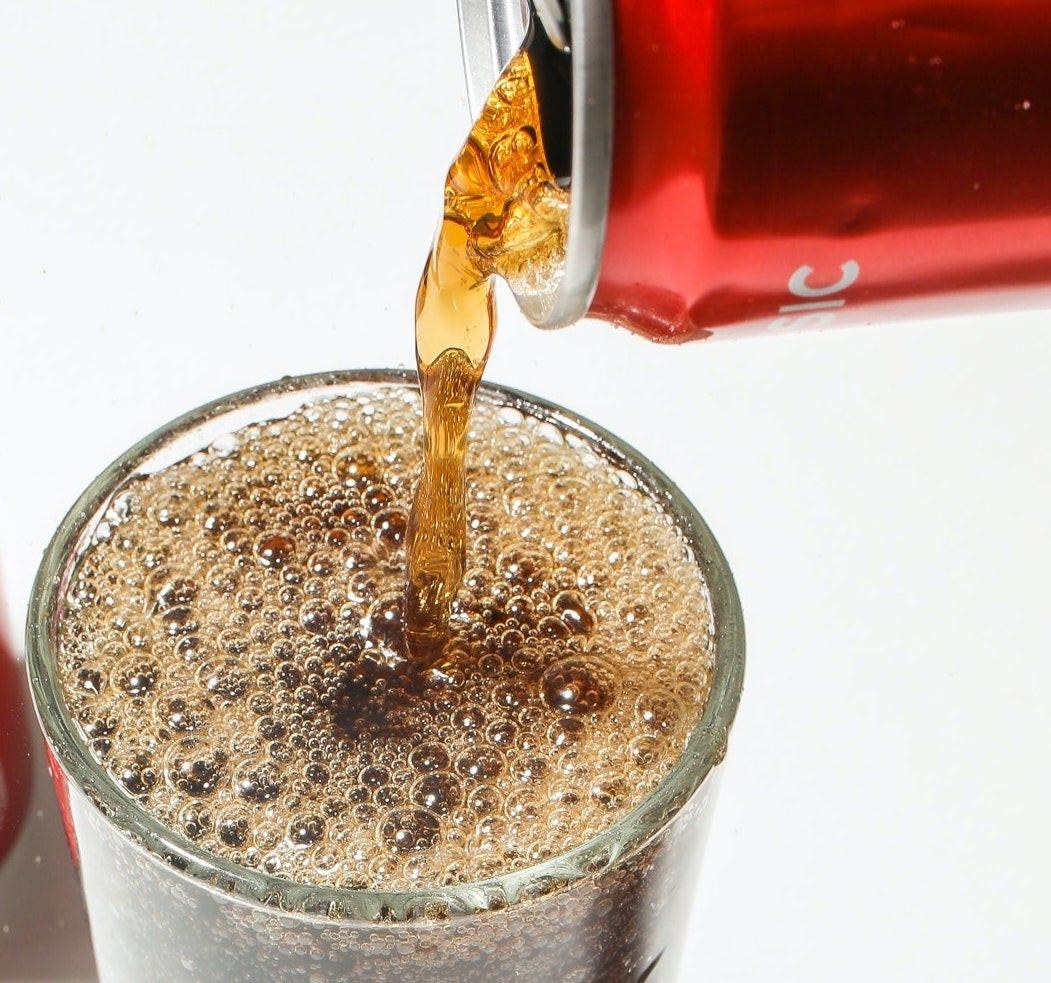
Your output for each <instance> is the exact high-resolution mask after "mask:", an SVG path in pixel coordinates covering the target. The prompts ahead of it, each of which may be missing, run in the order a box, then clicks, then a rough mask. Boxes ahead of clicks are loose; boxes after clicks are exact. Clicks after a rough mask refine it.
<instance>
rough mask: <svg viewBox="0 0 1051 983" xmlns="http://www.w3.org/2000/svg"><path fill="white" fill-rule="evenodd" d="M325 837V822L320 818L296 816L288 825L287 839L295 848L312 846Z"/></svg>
mask: <svg viewBox="0 0 1051 983" xmlns="http://www.w3.org/2000/svg"><path fill="white" fill-rule="evenodd" d="M324 835H325V820H324V819H322V818H321V817H320V816H313V815H308V816H296V817H295V819H293V820H292V822H290V823H289V824H288V839H289V842H291V843H293V844H294V845H295V846H313V845H314V844H315V843H317V842H319V841H320V840H321V838H322V837H323V836H324Z"/></svg>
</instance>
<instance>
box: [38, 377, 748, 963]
mask: <svg viewBox="0 0 1051 983" xmlns="http://www.w3.org/2000/svg"><path fill="white" fill-rule="evenodd" d="M412 385H413V377H412V376H411V375H409V374H407V373H404V372H390V371H359V372H344V373H334V374H327V375H318V376H311V377H304V378H297V379H285V380H281V381H280V382H276V383H273V384H270V385H266V386H262V387H259V388H256V389H251V390H247V391H245V392H242V393H238V394H236V395H234V396H230V397H228V398H225V399H221V400H218V401H216V402H213V403H210V404H208V405H206V406H204V407H202V408H200V409H198V410H195V411H193V412H191V413H189V414H187V415H185V416H183V417H181V418H179V419H178V420H175V421H174V422H172V423H171V424H169V425H167V426H165V427H163V428H162V429H161V430H159V431H157V432H156V433H154V434H153V435H151V436H149V437H147V438H146V439H145V440H143V441H142V442H140V443H139V444H137V445H136V446H135V447H133V448H131V450H129V451H128V452H127V453H126V454H125V455H124V456H123V457H121V458H120V459H119V460H117V461H116V462H114V463H113V464H112V465H110V467H109V468H107V469H106V470H105V471H104V472H103V473H102V474H101V475H100V476H99V477H98V478H97V479H96V480H95V481H94V482H93V483H92V484H91V486H90V487H89V488H88V489H87V490H86V491H85V492H84V494H83V495H82V496H81V498H80V499H79V501H78V502H77V503H76V505H75V506H74V507H73V509H72V510H71V511H70V513H69V515H68V516H67V517H66V518H65V519H64V520H63V522H62V524H61V526H60V527H59V529H58V532H57V533H56V535H55V537H54V539H53V541H52V542H51V544H50V546H49V547H48V549H47V551H46V553H45V555H44V559H43V563H42V566H41V569H40V573H39V576H38V579H37V582H36V585H35V588H34V592H33V598H32V602H31V608H30V612H29V621H28V661H29V671H30V677H31V683H32V690H33V697H34V701H35V704H36V708H37V713H38V716H39V718H40V723H41V726H42V728H43V731H44V734H45V737H46V740H47V743H48V746H49V751H50V757H51V760H52V770H53V775H54V779H55V783H56V789H57V791H58V795H59V798H60V801H61V803H62V805H63V812H64V815H65V817H66V821H67V833H68V835H69V839H70V845H71V848H72V850H73V852H74V857H75V859H76V860H77V862H78V864H79V868H80V874H81V879H82V885H83V890H84V894H85V898H86V901H87V906H88V911H89V917H90V921H91V932H92V938H93V942H94V947H95V953H96V957H97V961H98V969H99V976H100V979H101V980H102V981H103V983H118V981H120V983H132V981H134V983H151V981H157V983H196V981H210V983H223V981H230V983H233V981H239V983H246V981H259V983H263V981H266V983H274V981H277V980H303V981H309V983H329V981H331V983H336V981H347V980H360V981H386V980H391V981H394V980H397V981H399V983H424V981H427V983H431V981H434V980H442V981H445V983H455V981H464V983H466V981H469V980H490V981H491V980H499V979H515V980H519V981H529V980H536V981H544V983H551V981H554V980H572V981H578V983H584V981H594V983H600V981H601V983H615V981H632V983H637V981H642V980H647V981H649V983H656V981H659V980H664V981H671V980H673V979H675V978H676V975H677V970H678V962H679V954H680V949H681V946H682V942H683V938H684V933H685V927H686V925H687V923H688V918H689V910H690V903H691V898H692V896H693V892H694V886H695V880H696V875H697V871H698V867H699V864H700V858H701V853H702V849H703V846H704V842H705V839H706V834H707V829H708V825H709V821H710V819H711V815H712V805H713V798H714V793H715V791H716V786H717V782H718V777H719V773H720V770H721V769H720V768H719V767H718V766H719V765H720V763H721V762H722V760H723V757H724V755H725V752H726V742H727V735H728V732H729V728H730V726H731V723H732V721H733V717H734V713H735V711H736V708H737V704H738V700H739V697H740V692H741V683H742V675H743V669H744V634H743V627H742V620H741V610H740V604H739V601H738V597H737V592H736V589H735V587H734V583H733V580H732V578H731V575H730V571H729V569H728V567H727V564H726V560H725V558H724V557H723V555H722V553H721V551H720V549H719V547H718V545H717V544H716V542H715V540H714V539H713V537H712V535H711V533H710V532H709V530H708V528H707V526H705V524H704V522H703V521H702V520H701V517H700V516H699V515H698V513H697V511H696V510H695V509H694V507H693V506H692V505H691V504H690V503H689V502H688V501H687V500H686V499H685V498H684V496H683V495H682V493H681V492H680V491H679V490H678V489H677V488H676V487H675V486H674V485H673V484H672V483H671V482H670V481H669V480H668V478H667V477H665V476H664V475H663V474H662V473H661V472H660V471H658V470H657V469H656V468H655V467H654V466H653V465H652V464H650V463H649V462H648V461H646V460H645V459H644V458H643V457H642V456H641V455H639V454H638V453H637V452H635V451H634V450H632V449H631V448H629V447H627V446H626V445H625V444H624V443H622V442H621V441H619V440H618V439H617V438H615V437H613V436H612V435H610V434H608V433H606V432H605V431H604V430H602V429H601V428H600V427H597V426H595V425H594V424H592V423H589V422H587V421H585V420H582V419H581V418H579V417H577V416H575V415H574V414H572V413H570V412H567V411H566V410H563V409H561V408H559V407H556V406H553V405H551V404H549V403H546V402H544V401H543V400H539V399H536V398H534V397H531V396H526V395H523V394H521V393H518V392H515V391H513V390H509V389H502V388H499V387H495V386H488V385H487V386H483V387H482V389H481V391H480V395H479V399H480V400H483V401H487V402H489V403H490V404H496V405H499V406H509V407H513V408H514V409H515V410H517V411H519V412H520V413H522V414H525V415H526V416H532V417H534V418H536V419H538V420H541V421H544V422H545V423H546V424H550V425H551V426H553V427H554V428H557V430H558V431H559V432H560V433H561V434H562V436H563V437H564V438H565V439H567V440H579V441H581V442H583V444H584V445H586V446H587V447H589V448H590V449H591V450H592V451H593V452H594V453H595V454H597V455H601V456H603V457H605V458H606V459H607V460H609V461H611V462H613V463H614V464H615V466H616V467H617V468H619V469H621V470H622V471H623V472H625V473H626V474H627V475H628V476H630V479H632V480H634V481H635V482H637V483H638V485H639V486H640V487H642V488H643V489H645V490H647V491H648V492H649V493H650V494H651V495H652V497H653V498H654V499H655V500H656V501H657V502H659V503H660V505H661V506H662V507H663V508H664V510H665V511H666V512H667V513H668V514H669V515H671V516H672V517H673V519H674V521H675V522H676V523H677V524H678V525H679V527H680V530H681V533H682V535H683V537H684V540H685V542H686V544H687V545H688V546H689V547H690V549H691V550H692V552H693V554H694V556H695V558H696V563H697V564H698V566H699V568H700V570H701V571H702V573H703V576H704V578H705V580H706V582H707V586H708V589H709V592H710V599H711V606H712V611H713V616H714V636H713V651H714V653H715V668H714V674H713V679H712V687H711V693H710V696H709V698H708V700H707V703H706V704H705V706H704V709H703V712H702V715H701V717H700V719H699V720H698V721H697V723H696V725H695V727H694V728H693V731H692V736H691V737H690V739H689V743H688V746H687V748H686V750H685V752H684V753H683V754H682V756H681V758H679V760H678V761H677V763H676V764H675V765H674V766H673V767H672V769H671V771H670V772H669V773H668V774H667V775H666V776H665V777H664V778H663V779H662V781H661V783H660V784H659V786H658V787H657V788H656V791H655V792H653V793H652V794H651V795H650V796H649V797H648V798H646V799H645V800H644V801H643V802H642V803H641V804H640V805H639V806H638V807H637V808H635V809H634V810H633V811H632V812H630V813H629V814H627V815H626V816H624V817H623V818H622V819H621V820H620V821H618V822H616V823H615V824H614V825H612V826H611V827H609V828H608V829H606V830H605V831H604V832H602V833H601V835H599V836H597V837H595V838H594V839H591V840H590V841H588V842H584V843H581V844H579V845H578V846H576V847H575V848H573V849H571V850H570V851H569V852H567V853H565V854H564V855H562V856H559V857H557V858H554V859H551V860H549V861H546V862H543V863H541V864H539V865H537V866H534V867H531V868H528V869H525V870H518V871H512V872H508V873H505V874H502V875H500V876H496V877H492V878H490V879H488V880H485V881H482V882H478V883H469V884H459V885H456V886H455V887H449V888H434V889H425V890H419V891H413V892H385V891H373V890H344V889H335V888H331V889H330V888H321V887H315V886H310V885H308V884H300V883H294V882H292V881H289V880H283V879H281V878H278V877H273V876H269V875H267V874H265V873H263V872H261V871H259V870H253V869H248V868H245V867H241V866H238V865H236V864H234V863H232V862H230V861H228V860H225V859H222V858H219V857H215V856H213V855H210V854H209V853H207V852H205V851H203V850H201V849H200V848H199V847H198V846H196V845H195V844H194V843H193V842H191V841H190V840H189V839H187V838H184V837H182V836H181V835H179V834H177V833H175V832H173V831H172V830H171V829H168V828H166V827H165V826H163V825H161V824H160V823H158V822H157V821H156V820H154V819H153V818H151V817H150V816H149V815H148V814H147V813H146V812H145V811H144V810H143V809H142V808H140V807H139V806H138V805H137V804H136V803H135V802H134V801H132V800H131V799H130V798H129V797H128V796H127V795H126V794H124V793H122V791H120V790H119V789H118V788H117V787H116V785H115V784H114V782H113V780H112V779H111V778H110V777H109V776H108V775H107V772H106V770H105V768H104V767H103V766H102V765H100V764H99V763H98V762H97V761H96V760H95V759H94V758H93V757H92V755H91V753H90V752H89V750H88V749H87V747H86V746H85V743H84V741H83V739H82V738H81V737H80V736H79V735H78V731H77V728H76V726H75V724H74V722H73V721H72V719H71V718H70V714H69V712H68V710H67V708H66V706H65V703H64V701H63V697H62V690H61V684H60V681H59V680H58V679H57V674H56V672H55V665H56V655H55V653H56V647H55V638H56V629H57V626H58V625H59V624H60V623H61V619H62V618H63V607H64V603H65V602H64V598H65V592H66V587H67V585H68V583H69V578H70V575H71V572H72V570H73V568H74V565H75V562H76V560H77V557H78V555H79V553H80V551H81V550H82V549H83V547H84V544H85V542H86V541H87V537H89V536H90V534H91V530H92V529H93V528H94V526H95V524H96V523H97V522H98V521H99V519H100V517H101V516H102V515H103V514H104V513H105V512H106V509H107V508H108V506H109V504H110V502H111V500H112V498H113V496H114V492H115V489H117V488H118V487H119V486H120V485H121V483H122V482H123V481H124V480H126V479H127V478H128V477H129V476H131V475H133V474H137V473H143V472H146V471H153V470H156V469H158V468H159V467H163V466H165V465H167V464H170V463H174V462H176V461H179V460H182V459H184V458H186V457H187V456H188V455H190V454H192V453H194V452H195V451H198V450H201V449H203V448H206V447H208V446H209V445H210V444H211V443H212V442H213V441H214V440H215V439H216V438H217V437H219V436H221V435H224V434H228V433H230V432H232V431H234V430H236V429H238V428H240V427H242V426H245V425H247V424H249V423H252V422H259V421H265V420H271V419H275V418H277V417H281V416H284V415H286V414H287V413H288V412H290V411H291V410H293V409H295V408H297V407H298V406H301V405H302V404H304V403H306V402H310V401H314V400H319V399H325V398H328V397H333V396H338V395H344V394H348V393H350V394H353V393H356V392H361V391H362V390H363V389H366V390H367V389H369V388H373V389H374V388H375V387H387V386H396V387H404V388H409V387H411V386H412Z"/></svg>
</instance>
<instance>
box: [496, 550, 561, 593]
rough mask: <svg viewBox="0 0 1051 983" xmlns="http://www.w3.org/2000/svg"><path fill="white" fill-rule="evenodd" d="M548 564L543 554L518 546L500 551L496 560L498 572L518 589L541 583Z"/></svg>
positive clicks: (529, 587)
mask: <svg viewBox="0 0 1051 983" xmlns="http://www.w3.org/2000/svg"><path fill="white" fill-rule="evenodd" d="M550 566H551V563H550V560H549V559H548V558H547V557H546V556H545V555H544V554H542V553H540V552H537V551H535V550H526V549H522V548H520V547H514V548H512V549H510V550H507V551H506V552H504V553H501V554H500V556H499V558H498V559H497V561H496V569H497V571H498V572H499V574H500V575H501V576H502V577H503V578H504V580H505V581H506V582H507V583H508V584H509V585H510V586H512V587H513V588H516V589H518V590H528V589H531V588H533V587H536V586H538V585H539V584H542V583H543V582H544V580H545V579H546V576H547V571H548V569H549V568H550Z"/></svg>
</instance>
